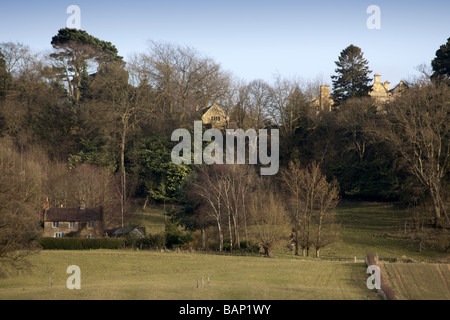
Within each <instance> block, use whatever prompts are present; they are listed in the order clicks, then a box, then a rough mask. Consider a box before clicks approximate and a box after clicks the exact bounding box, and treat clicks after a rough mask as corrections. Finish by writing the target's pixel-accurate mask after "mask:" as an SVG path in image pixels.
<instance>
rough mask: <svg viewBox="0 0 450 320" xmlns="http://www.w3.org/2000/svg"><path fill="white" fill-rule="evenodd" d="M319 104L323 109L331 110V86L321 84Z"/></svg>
mask: <svg viewBox="0 0 450 320" xmlns="http://www.w3.org/2000/svg"><path fill="white" fill-rule="evenodd" d="M319 104H320V109H321V110H322V111H331V104H330V86H326V85H322V86H320V97H319Z"/></svg>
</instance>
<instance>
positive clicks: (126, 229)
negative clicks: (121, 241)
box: [112, 226, 145, 236]
mask: <svg viewBox="0 0 450 320" xmlns="http://www.w3.org/2000/svg"><path fill="white" fill-rule="evenodd" d="M133 230H138V231H139V232H140V233H142V235H145V227H134V226H125V227H123V231H124V232H123V233H124V234H128V233H130V232H131V231H133ZM112 234H113V235H115V236H120V235H122V228H118V229H116V230H115V231H114V232H113V233H112Z"/></svg>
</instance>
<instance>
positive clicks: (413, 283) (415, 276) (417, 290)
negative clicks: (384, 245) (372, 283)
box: [382, 263, 450, 300]
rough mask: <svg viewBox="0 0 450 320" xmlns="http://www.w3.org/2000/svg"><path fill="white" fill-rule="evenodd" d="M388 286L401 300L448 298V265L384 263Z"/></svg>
mask: <svg viewBox="0 0 450 320" xmlns="http://www.w3.org/2000/svg"><path fill="white" fill-rule="evenodd" d="M382 267H383V268H384V270H385V271H386V273H387V276H388V278H389V282H390V286H391V287H392V288H393V289H394V291H395V292H396V294H397V296H398V298H399V299H401V300H424V299H429V300H450V265H449V264H434V263H384V264H383V265H382Z"/></svg>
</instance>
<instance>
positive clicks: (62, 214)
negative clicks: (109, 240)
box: [43, 207, 104, 238]
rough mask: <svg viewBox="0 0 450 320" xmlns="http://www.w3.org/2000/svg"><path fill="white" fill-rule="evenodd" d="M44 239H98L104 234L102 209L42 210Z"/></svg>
mask: <svg viewBox="0 0 450 320" xmlns="http://www.w3.org/2000/svg"><path fill="white" fill-rule="evenodd" d="M43 226H44V234H43V236H44V237H53V238H63V237H77V238H98V237H102V236H103V233H104V220H103V208H102V207H100V208H98V209H92V208H82V207H80V208H48V207H47V208H44V210H43Z"/></svg>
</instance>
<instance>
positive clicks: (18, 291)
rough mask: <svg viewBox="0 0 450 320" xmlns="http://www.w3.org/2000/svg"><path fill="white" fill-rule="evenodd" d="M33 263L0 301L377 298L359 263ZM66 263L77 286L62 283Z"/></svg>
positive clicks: (79, 257) (166, 259)
mask: <svg viewBox="0 0 450 320" xmlns="http://www.w3.org/2000/svg"><path fill="white" fill-rule="evenodd" d="M32 262H33V264H34V268H33V272H32V274H23V275H21V276H19V277H13V278H9V279H3V280H0V299H26V300H29V299H44V300H46V299H64V300H65V299H68V300H71V299H121V300H122V299H135V300H141V299H154V300H158V299H169V300H180V299H188V300H191V299H192V300H198V299H200V300H207V299H221V300H266V299H271V300H302V299H321V300H324V299H346V300H353V299H363V300H366V299H379V297H378V295H377V294H376V292H374V291H371V290H368V289H367V287H366V280H367V276H366V274H365V270H366V266H365V264H364V263H363V262H360V263H354V262H351V263H350V262H345V263H344V262H331V261H318V260H317V261H314V260H301V259H267V258H262V257H242V256H230V255H212V254H208V255H207V254H200V253H186V252H184V253H183V252H180V253H176V252H155V251H128V250H127V251H117V250H91V251H42V252H41V253H40V254H39V255H36V256H34V257H33V259H32ZM69 265H77V266H79V267H80V270H81V289H80V290H69V289H67V287H66V281H67V278H68V277H69V274H66V269H67V267H68V266H69ZM50 276H51V277H52V285H51V286H50V282H49V277H50ZM202 277H203V285H202V280H201V278H202ZM208 277H209V283H208ZM197 284H198V288H197Z"/></svg>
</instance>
